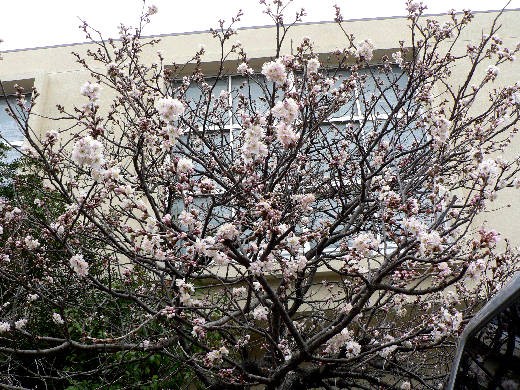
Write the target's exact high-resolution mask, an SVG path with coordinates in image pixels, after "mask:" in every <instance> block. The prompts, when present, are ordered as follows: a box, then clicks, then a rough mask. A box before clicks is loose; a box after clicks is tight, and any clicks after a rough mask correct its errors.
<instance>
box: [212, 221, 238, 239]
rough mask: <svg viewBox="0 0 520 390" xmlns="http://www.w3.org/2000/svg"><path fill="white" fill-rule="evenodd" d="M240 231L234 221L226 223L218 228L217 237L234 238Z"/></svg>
mask: <svg viewBox="0 0 520 390" xmlns="http://www.w3.org/2000/svg"><path fill="white" fill-rule="evenodd" d="M238 235H239V231H238V230H237V228H236V227H235V225H233V224H232V223H225V224H223V225H221V226H220V227H219V228H218V229H217V237H218V238H220V239H221V240H234V239H235V238H236V237H237V236H238Z"/></svg>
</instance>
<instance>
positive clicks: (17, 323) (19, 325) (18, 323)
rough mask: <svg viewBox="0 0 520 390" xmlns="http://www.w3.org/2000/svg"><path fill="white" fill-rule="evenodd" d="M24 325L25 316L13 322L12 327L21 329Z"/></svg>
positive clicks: (25, 321)
mask: <svg viewBox="0 0 520 390" xmlns="http://www.w3.org/2000/svg"><path fill="white" fill-rule="evenodd" d="M25 325H27V319H26V318H21V319H19V320H18V321H15V322H14V327H15V328H16V329H18V330H22V329H23V328H25Z"/></svg>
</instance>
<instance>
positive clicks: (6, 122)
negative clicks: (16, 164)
mask: <svg viewBox="0 0 520 390" xmlns="http://www.w3.org/2000/svg"><path fill="white" fill-rule="evenodd" d="M26 99H29V95H27V96H26ZM9 106H10V107H11V109H12V110H14V114H15V115H16V116H17V117H18V118H22V115H23V114H22V112H21V111H20V108H19V107H18V105H17V104H16V97H14V96H7V97H0V136H1V139H0V142H2V143H3V144H4V145H5V144H7V145H12V146H15V147H21V146H22V144H23V141H24V136H23V134H22V132H21V131H20V129H19V128H18V124H17V123H16V120H15V119H14V118H12V117H11V116H10V115H9V114H8V113H7V111H6V110H8V109H9ZM19 156H20V153H19V152H18V151H16V150H15V149H13V148H11V149H9V150H8V151H7V153H6V159H5V162H12V161H14V160H15V159H16V158H18V157H19Z"/></svg>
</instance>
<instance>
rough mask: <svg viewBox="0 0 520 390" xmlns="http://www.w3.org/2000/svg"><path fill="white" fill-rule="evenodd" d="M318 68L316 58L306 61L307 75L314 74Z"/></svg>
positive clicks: (318, 62)
mask: <svg viewBox="0 0 520 390" xmlns="http://www.w3.org/2000/svg"><path fill="white" fill-rule="evenodd" d="M319 68H320V61H318V59H317V58H311V59H309V60H308V61H307V74H308V75H311V74H316V73H318V69H319Z"/></svg>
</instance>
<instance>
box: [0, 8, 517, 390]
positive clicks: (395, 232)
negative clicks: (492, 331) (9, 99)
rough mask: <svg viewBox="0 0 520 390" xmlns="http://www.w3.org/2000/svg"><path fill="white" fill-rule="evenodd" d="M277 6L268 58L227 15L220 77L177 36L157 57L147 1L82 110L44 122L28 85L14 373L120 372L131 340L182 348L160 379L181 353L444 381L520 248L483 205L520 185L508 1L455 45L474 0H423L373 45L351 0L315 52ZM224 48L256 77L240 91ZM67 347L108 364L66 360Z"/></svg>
mask: <svg viewBox="0 0 520 390" xmlns="http://www.w3.org/2000/svg"><path fill="white" fill-rule="evenodd" d="M261 3H262V4H264V6H265V12H266V13H267V14H268V15H269V16H270V17H272V19H273V22H274V23H275V25H276V27H275V28H276V31H277V32H278V34H277V41H276V42H274V51H273V57H272V59H270V60H268V61H266V62H265V63H264V64H263V65H262V66H261V67H259V68H256V69H255V68H254V67H253V66H252V65H251V63H250V61H249V59H248V56H247V48H245V47H242V45H241V44H240V43H238V42H235V40H234V35H235V30H234V29H233V24H234V23H235V22H236V21H237V20H238V18H239V17H240V14H239V15H238V17H237V18H234V19H233V22H232V23H231V25H230V26H229V27H228V26H226V25H225V24H224V22H221V23H220V26H219V28H217V29H215V30H212V34H213V37H214V39H216V40H218V42H219V43H220V48H221V51H222V52H221V58H222V61H223V62H222V66H220V67H218V70H217V72H216V73H215V74H203V72H202V71H201V64H202V63H203V62H204V54H205V53H204V48H200V49H199V50H198V51H197V52H196V53H194V56H193V59H192V61H191V62H192V63H194V64H195V65H196V66H195V67H194V69H195V70H194V71H192V72H188V73H187V72H186V71H184V67H183V66H180V65H178V64H175V63H174V62H173V61H172V59H168V58H164V57H163V54H162V53H161V52H158V53H157V57H156V61H155V62H154V63H151V64H147V63H145V62H144V61H142V58H141V56H142V53H143V51H145V50H150V48H153V47H154V46H156V45H158V43H159V41H158V40H155V39H150V38H146V39H143V38H142V37H141V33H142V26H143V25H145V24H146V23H147V22H148V20H149V17H150V16H151V15H152V14H154V13H155V12H156V11H157V10H156V8H155V7H150V8H149V9H148V11H147V12H145V14H144V15H143V16H142V18H141V23H140V26H141V27H139V28H137V29H131V28H127V27H122V28H121V32H120V39H119V40H117V41H116V40H110V39H109V40H103V39H96V40H95V41H94V40H93V45H95V48H94V49H92V50H91V51H90V52H89V55H88V57H87V58H81V57H80V56H77V58H78V61H80V63H81V64H82V65H83V66H84V67H85V68H86V69H87V70H89V72H90V75H91V80H90V81H88V82H87V83H86V84H84V85H83V86H79V85H78V91H79V93H81V95H83V98H84V104H83V105H82V106H79V107H68V106H67V105H65V104H64V105H63V106H59V107H58V109H59V111H60V115H59V118H56V119H58V120H59V121H61V123H64V124H66V126H65V125H63V126H62V127H61V128H62V129H63V128H67V130H61V131H49V132H47V133H46V134H42V135H40V134H39V133H38V131H37V129H32V128H31V127H30V126H29V123H30V122H28V121H27V120H26V118H27V117H28V115H29V114H30V113H32V112H37V109H38V103H37V102H38V93H37V91H33V95H32V98H31V100H30V101H28V102H25V101H24V99H23V91H21V90H20V91H19V101H18V103H19V104H18V107H12V110H13V118H14V119H16V120H18V122H19V124H20V128H21V130H22V131H23V133H24V135H25V137H26V146H25V147H24V148H23V150H22V152H23V154H24V156H25V157H24V161H26V162H27V164H31V165H30V166H31V167H33V168H32V169H34V172H36V175H37V176H38V177H39V179H40V180H41V186H36V187H34V188H32V189H31V191H32V192H31V193H32V194H33V196H32V197H30V198H28V197H24V196H19V197H14V198H13V199H1V200H0V210H1V216H0V226H1V227H0V229H1V230H0V234H2V235H1V242H2V247H1V248H0V286H1V287H0V294H1V297H2V306H1V308H0V367H2V370H1V371H2V374H0V378H2V380H3V381H4V382H5V383H6V384H10V385H20V384H23V383H24V378H25V377H26V376H24V375H29V374H20V373H27V372H30V376H31V377H38V376H39V377H40V378H41V380H42V381H45V380H46V379H45V378H50V377H53V376H54V377H60V378H65V377H68V378H74V377H82V376H83V377H85V376H86V377H87V378H89V377H90V378H92V377H96V378H99V377H101V378H108V377H109V376H110V374H109V373H110V372H111V370H115V368H114V367H117V361H115V360H110V356H115V355H116V354H120V353H121V352H124V353H132V354H133V355H132V356H134V357H135V358H136V359H144V358H147V357H149V356H151V355H154V356H155V355H160V356H164V357H168V358H169V359H170V360H169V361H170V362H171V361H174V362H175V364H176V366H175V368H172V367H162V368H161V370H160V371H159V375H158V377H157V378H155V380H156V381H159V383H162V382H160V381H163V380H166V379H167V378H169V377H170V376H171V375H172V371H173V370H177V372H184V373H190V375H192V378H196V380H197V381H198V382H199V383H200V384H201V385H202V386H204V387H205V388H214V389H223V388H244V387H247V386H249V385H263V386H265V387H266V388H269V389H275V388H281V389H290V388H291V389H292V388H294V389H303V388H315V387H323V388H401V389H410V388H414V387H419V388H437V386H439V384H442V382H443V379H444V376H445V375H446V372H447V370H448V364H449V354H448V355H447V356H448V358H446V352H447V351H448V352H449V351H451V348H452V347H453V345H454V340H455V338H454V336H456V335H457V334H458V333H459V332H460V331H461V329H462V326H463V324H464V322H465V321H466V320H467V319H468V318H469V317H470V316H471V314H472V313H473V311H474V309H475V307H476V305H478V304H479V302H482V300H483V299H486V298H487V297H489V296H490V295H491V294H493V293H494V292H495V291H496V290H497V289H499V288H500V287H501V285H502V284H503V283H504V282H505V281H506V280H507V278H508V277H510V276H511V275H512V273H513V272H514V271H515V269H516V268H517V267H518V257H517V254H516V252H515V251H514V250H512V249H511V248H510V246H509V244H508V241H507V238H506V237H501V236H500V234H499V233H498V232H496V231H495V230H493V229H490V228H488V227H486V226H480V225H478V224H476V222H475V220H476V217H477V216H479V214H481V213H482V212H484V210H485V209H486V205H488V204H489V202H492V201H493V200H494V199H495V198H496V197H497V196H498V195H499V193H500V191H502V190H504V189H507V188H512V187H519V186H520V180H519V179H518V178H517V173H518V171H519V159H518V158H517V157H514V158H512V159H510V160H509V161H507V160H505V159H504V158H502V157H500V156H501V155H502V154H503V152H504V151H505V149H506V148H507V147H508V145H509V143H510V141H511V139H512V137H513V135H514V134H515V132H516V128H515V126H516V123H517V121H518V104H519V103H520V85H518V84H516V85H511V86H505V87H499V86H498V81H497V80H498V79H499V78H500V72H499V69H500V67H501V65H502V64H503V63H506V62H508V61H512V60H513V59H514V55H515V54H516V52H517V51H518V50H519V49H518V47H516V48H508V47H505V46H504V45H503V42H502V41H501V39H500V38H499V37H498V35H497V30H498V28H499V23H498V19H497V20H495V23H494V24H493V25H492V26H489V32H488V34H486V35H482V36H481V37H478V39H476V40H475V41H474V42H471V43H470V44H467V45H466V43H465V44H464V46H463V47H464V51H463V52H457V53H455V51H454V50H455V49H454V48H457V47H461V46H460V45H459V46H457V44H456V43H457V42H458V41H459V39H461V38H460V37H461V35H462V34H463V32H464V30H465V29H466V28H467V26H468V25H469V24H470V23H471V21H472V17H473V16H472V14H471V12H469V11H465V12H463V13H461V14H455V13H452V14H450V15H449V18H448V20H447V21H446V22H445V23H440V22H438V21H437V20H434V19H431V20H430V19H426V18H425V17H422V16H421V15H422V13H423V11H424V7H423V6H422V5H421V4H419V3H415V2H409V3H408V11H409V16H408V21H409V28H410V30H409V33H408V41H406V43H405V42H401V43H400V44H398V43H396V46H395V47H400V49H399V50H397V51H395V52H394V53H392V54H391V55H383V56H382V57H381V58H379V59H378V60H377V61H375V60H374V58H376V54H377V49H378V48H377V47H375V46H374V44H373V43H372V41H370V40H369V39H364V38H365V37H360V38H359V39H358V38H357V37H353V36H352V35H350V34H349V33H348V24H347V23H344V22H343V20H342V17H341V14H340V10H339V9H337V10H336V21H337V23H338V28H340V29H342V30H343V31H344V32H345V39H344V42H343V44H344V46H345V48H344V49H341V50H337V51H336V52H334V53H331V54H330V55H328V56H323V55H321V56H320V55H318V54H317V53H315V51H314V48H313V44H312V41H311V40H310V39H307V38H305V39H303V40H302V42H299V43H298V44H297V46H296V47H295V48H294V50H293V52H292V54H289V53H284V52H283V51H282V48H283V47H284V46H283V44H282V43H283V39H284V37H285V36H286V32H287V30H288V29H290V28H291V27H292V25H293V24H291V23H289V22H288V21H287V18H286V17H284V15H283V10H284V7H285V4H283V3H282V2H281V1H274V2H273V4H267V3H266V2H265V1H261ZM302 16H303V11H302V12H299V13H298V14H297V15H296V19H295V20H294V21H293V22H298V21H300V20H301V17H302ZM84 29H85V32H86V33H87V34H88V36H89V37H90V34H91V33H92V31H93V30H91V29H90V27H88V26H87V25H85V26H84ZM224 63H225V64H226V65H229V64H234V65H233V66H234V69H236V71H233V72H232V73H233V74H234V75H239V76H240V82H239V83H238V84H237V85H236V86H235V87H233V88H232V89H231V90H227V89H222V88H221V89H219V87H218V85H219V84H218V82H219V80H221V79H223V78H225V77H227V76H228V74H227V73H225V72H224V69H227V68H228V66H224ZM458 66H465V69H468V71H467V72H466V74H465V75H464V78H463V79H458V80H453V79H452V78H451V77H450V76H451V72H452V70H453V69H454V68H455V67H458ZM253 89H255V90H256V91H260V94H259V95H258V96H259V97H253V94H252V93H251V91H252V90H253ZM193 90H196V91H197V94H196V96H195V97H194V94H193V93H192V92H193ZM255 96H256V95H255ZM66 98H67V97H66V96H64V97H63V100H64V101H66ZM476 102H478V105H477V104H476ZM358 106H359V107H361V110H359V107H358ZM356 110H357V111H356ZM15 111H22V114H23V115H18V116H17V115H14V112H15ZM354 111H356V114H353V113H354ZM338 113H341V115H340V114H338ZM339 116H342V117H343V119H342V120H340V121H337V120H336V121H335V120H333V119H332V118H335V117H339ZM24 118H25V120H24ZM230 124H232V125H230ZM13 185H14V186H15V189H16V186H17V185H18V186H19V185H20V184H19V182H18V181H16V180H15V181H14V182H13ZM49 204H56V205H58V206H56V207H55V208H53V209H50V208H49V207H47V206H48V205H49ZM499 240H501V242H500V243H499V244H497V242H498V241H499ZM67 354H69V355H70V354H80V355H79V356H83V357H85V356H87V355H85V354H89V358H88V359H92V356H95V360H96V365H95V366H94V367H91V368H89V369H88V370H87V369H86V368H85V370H84V372H81V370H80V369H79V368H76V369H75V370H73V372H71V371H68V372H62V371H60V370H59V364H57V363H56V360H55V359H56V356H64V355H67ZM118 356H120V355H118ZM85 359H87V358H85ZM24 365H25V369H26V370H27V371H23V367H24ZM73 367H74V366H73ZM78 367H79V366H78ZM81 367H83V368H84V366H81ZM83 368H82V369H83ZM89 375H90V376H89ZM106 380H107V382H106V383H113V382H114V381H115V380H112V382H110V381H109V380H108V379H106Z"/></svg>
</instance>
